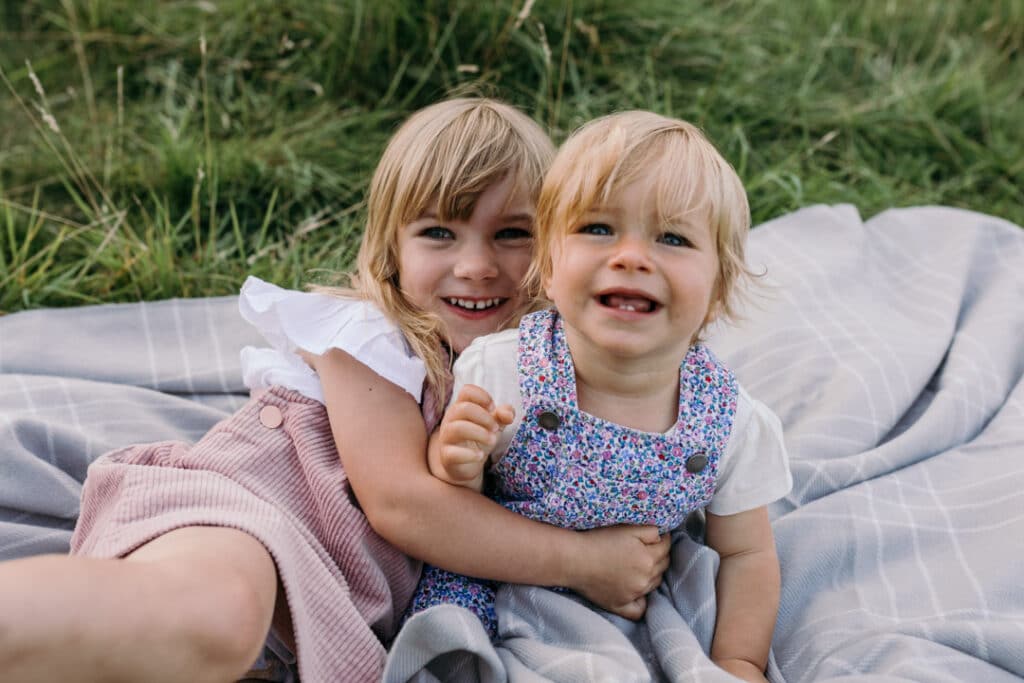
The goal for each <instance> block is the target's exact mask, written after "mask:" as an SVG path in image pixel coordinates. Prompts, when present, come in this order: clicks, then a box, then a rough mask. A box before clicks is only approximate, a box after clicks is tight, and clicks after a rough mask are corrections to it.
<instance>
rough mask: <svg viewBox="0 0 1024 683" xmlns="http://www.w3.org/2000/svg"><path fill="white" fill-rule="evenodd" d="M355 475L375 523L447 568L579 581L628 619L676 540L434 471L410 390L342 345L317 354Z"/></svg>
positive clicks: (345, 458)
mask: <svg viewBox="0 0 1024 683" xmlns="http://www.w3.org/2000/svg"><path fill="white" fill-rule="evenodd" d="M310 360H311V361H312V363H313V365H314V367H315V368H316V370H317V373H318V374H319V376H320V382H321V384H322V385H323V389H324V396H325V400H326V404H327V412H328V416H329V417H330V421H331V428H332V430H333V433H334V438H335V442H336V444H337V447H338V453H339V455H340V457H341V461H342V464H343V465H344V467H345V471H346V473H347V474H348V478H349V482H350V483H351V484H352V489H353V491H354V492H355V495H356V498H357V499H358V500H359V504H360V505H361V507H362V509H363V512H364V513H365V514H366V516H367V519H369V521H370V524H371V525H372V526H373V528H374V530H376V531H377V533H379V534H380V535H381V536H382V537H383V538H385V539H386V540H388V541H389V542H390V543H392V544H393V545H394V546H395V547H397V548H398V549H399V550H401V551H403V552H405V553H406V554H408V555H410V556H412V557H416V558H419V559H422V560H424V561H426V562H429V563H430V564H433V565H436V566H438V567H441V568H443V569H447V570H449V571H453V572H457V573H460V574H466V575H470V576H476V577H481V578H487V579H493V580H497V581H504V582H512V583H530V584H537V585H547V586H566V587H569V588H572V589H574V590H576V591H578V592H580V593H581V594H583V595H584V596H586V597H587V598H589V599H590V600H592V601H593V602H595V603H597V604H598V605H600V606H602V607H605V608H606V609H609V610H611V611H613V612H616V613H618V614H621V615H622V616H626V617H629V618H639V617H640V616H642V615H643V610H644V609H645V607H646V601H645V599H644V597H643V596H645V595H646V594H647V593H648V592H650V591H651V590H653V589H654V588H655V587H657V585H658V584H659V583H660V581H661V574H662V573H663V572H664V571H665V568H666V567H667V566H668V549H669V546H668V544H669V541H668V538H667V536H666V537H665V538H660V537H659V536H658V532H657V530H656V529H655V528H654V527H639V526H635V527H612V528H607V529H600V530H595V531H589V532H575V531H569V530H566V529H560V528H558V527H554V526H551V525H548V524H543V523H541V522H536V521H533V520H529V519H527V518H525V517H522V516H520V515H518V514H516V513H514V512H511V511H509V510H507V509H505V508H503V507H502V506H501V505H499V504H497V503H495V502H494V501H492V500H490V499H488V498H486V497H485V496H482V495H480V494H479V493H476V492H474V491H471V490H469V489H466V488H463V487H459V486H452V485H450V484H447V483H445V482H443V481H441V480H439V479H437V478H435V477H434V476H432V475H431V474H430V472H429V470H428V468H427V458H426V449H427V434H426V429H425V428H424V424H423V418H422V416H421V414H420V410H419V406H418V405H417V403H416V401H415V400H413V398H412V397H411V396H409V394H408V393H406V392H405V391H404V390H402V389H400V388H399V387H398V386H396V385H395V384H392V383H391V382H389V381H387V380H385V379H384V378H382V377H381V376H380V375H378V374H377V373H375V372H374V371H373V370H371V369H370V368H368V367H366V366H365V365H363V364H362V363H360V362H359V361H357V360H356V359H354V358H353V357H352V356H350V355H348V354H347V353H345V352H344V351H340V350H338V349H332V350H331V351H328V352H327V353H325V354H324V355H323V356H319V357H311V358H310Z"/></svg>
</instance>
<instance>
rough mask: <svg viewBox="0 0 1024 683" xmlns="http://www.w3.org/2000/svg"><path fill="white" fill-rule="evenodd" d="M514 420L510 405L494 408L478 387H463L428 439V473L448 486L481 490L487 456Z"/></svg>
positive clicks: (486, 395)
mask: <svg viewBox="0 0 1024 683" xmlns="http://www.w3.org/2000/svg"><path fill="white" fill-rule="evenodd" d="M513 417H515V412H514V411H513V409H512V407H511V406H507V405H503V406H497V407H496V406H495V405H494V401H493V400H492V399H491V396H490V394H488V393H487V392H486V391H484V390H483V389H481V388H480V387H478V386H475V385H472V384H467V385H466V386H464V387H463V388H462V390H461V391H459V395H458V397H457V398H456V400H455V401H454V402H453V403H452V404H451V405H449V406H448V409H447V410H446V411H445V414H444V419H443V420H442V421H441V425H440V426H439V427H438V429H437V431H436V432H435V433H434V434H433V435H432V436H431V438H430V447H429V455H428V461H429V463H430V471H431V473H433V474H434V476H436V477H438V478H439V479H443V480H444V481H447V482H448V483H450V484H455V485H458V486H466V487H468V488H473V489H476V490H480V488H481V487H482V484H483V473H484V468H485V467H486V465H487V456H488V455H490V453H491V451H492V450H493V449H494V446H495V444H496V443H497V440H498V433H499V432H501V430H502V429H503V428H504V427H506V426H508V425H509V424H510V423H511V422H512V419H513Z"/></svg>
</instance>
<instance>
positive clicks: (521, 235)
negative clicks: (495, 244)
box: [494, 228, 533, 241]
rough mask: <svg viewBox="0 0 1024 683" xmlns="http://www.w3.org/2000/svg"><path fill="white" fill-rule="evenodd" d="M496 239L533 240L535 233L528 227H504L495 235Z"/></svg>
mask: <svg viewBox="0 0 1024 683" xmlns="http://www.w3.org/2000/svg"><path fill="white" fill-rule="evenodd" d="M494 239H496V240H524V241H525V240H531V239H533V233H532V232H530V231H529V230H527V229H526V228H502V229H501V230H499V231H498V232H497V233H496V234H495V235H494Z"/></svg>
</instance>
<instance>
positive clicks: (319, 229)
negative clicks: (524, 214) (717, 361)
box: [0, 0, 1024, 312]
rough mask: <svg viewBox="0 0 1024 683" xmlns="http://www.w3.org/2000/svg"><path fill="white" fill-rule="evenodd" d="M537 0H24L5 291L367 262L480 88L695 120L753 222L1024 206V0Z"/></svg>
mask: <svg viewBox="0 0 1024 683" xmlns="http://www.w3.org/2000/svg"><path fill="white" fill-rule="evenodd" d="M526 4H527V6H528V7H529V12H528V16H525V18H524V19H523V20H522V21H518V20H517V15H518V14H519V13H520V11H521V10H522V9H523V7H524V3H523V2H522V1H521V0H517V1H516V2H511V3H508V2H506V3H498V4H497V5H496V6H495V5H494V4H492V3H481V2H459V1H452V2H437V1H429V0H428V1H425V2H418V1H414V0H375V1H373V2H369V1H365V0H350V1H348V2H338V1H331V2H328V1H327V0H274V1H271V0H246V1H245V2H243V1H241V0H219V1H217V2H214V1H212V0H208V1H204V0H199V1H191V0H190V1H187V2H186V1H184V0H165V1H163V2H159V3H151V2H134V1H130V0H45V1H44V0H0V45H2V46H3V47H2V49H0V70H2V71H0V73H2V76H3V79H2V82H0V312H10V311H16V310H21V309H26V308H34V307H40V306H63V305H74V304H85V303H98V302H111V301H132V300H138V299H147V300H149V299H159V298H166V297H171V296H207V295H216V294H226V293H232V292H234V291H236V290H237V288H238V286H239V284H240V282H241V280H242V279H243V277H244V275H245V274H246V273H250V272H252V273H255V274H258V275H261V276H263V277H267V278H271V279H273V280H275V281H277V282H280V283H282V284H285V285H289V286H298V285H300V284H301V283H304V282H307V281H309V280H310V279H311V278H313V279H315V278H318V277H321V275H322V273H323V272H325V271H324V269H330V270H338V269H344V268H345V267H347V266H348V265H349V264H350V263H351V259H352V257H353V256H354V250H355V248H356V246H357V236H358V233H359V231H360V229H361V221H362V200H363V193H364V189H365V187H366V184H367V181H368V179H369V175H370V173H371V172H372V169H373V166H374V163H375V161H376V158H377V156H378V154H379V153H380V151H381V149H382V148H383V145H384V143H385V141H386V139H387V137H388V135H389V134H390V133H391V131H393V130H394V128H395V126H396V125H397V124H398V123H399V122H400V121H401V120H402V119H403V118H404V117H405V116H406V115H407V114H408V113H409V112H411V111H413V110H415V109H417V108H419V107H421V106H423V105H426V104H428V103H430V102H432V101H435V100H436V99H438V98H441V97H444V96H445V95H447V94H450V93H453V92H462V91H464V90H467V89H470V90H475V91H478V92H484V93H487V94H493V95H497V96H500V97H502V98H505V99H507V100H510V101H512V102H514V103H516V104H518V105H519V106H521V107H522V108H524V109H525V110H526V111H528V112H529V113H530V114H531V115H533V116H534V117H535V118H536V119H537V120H538V121H541V122H542V123H543V124H544V125H545V126H547V127H548V128H549V130H550V131H551V133H552V136H553V137H554V138H555V139H556V141H560V140H561V139H563V138H564V137H565V135H566V134H567V133H568V132H569V131H571V130H572V129H573V128H575V127H576V126H577V125H579V124H580V123H582V122H584V121H586V120H587V119H589V118H591V117H593V116H597V115H600V114H604V113H607V112H609V111H613V110H616V109H623V108H636V107H640V108H647V109H653V110H655V111H659V112H662V113H666V114H670V115H673V116H679V117H683V118H686V119H689V120H691V121H693V122H695V123H697V124H699V125H700V126H702V127H703V128H704V129H705V130H706V131H707V133H708V135H709V136H710V137H711V139H712V140H713V141H714V142H715V143H716V144H717V145H718V146H719V147H720V148H721V149H722V151H723V153H724V154H725V156H726V157H727V158H729V159H730V161H732V162H733V164H734V165H735V166H736V167H737V169H738V170H739V172H740V175H741V176H742V178H743V179H744V181H745V183H746V185H747V188H748V191H749V194H750V199H751V205H752V211H753V215H754V220H755V223H758V222H762V221H765V220H768V219H771V218H774V217H776V216H778V215H780V214H782V213H785V212H788V211H792V210H794V209H797V208H799V207H802V206H806V205H808V204H814V203H819V202H824V203H851V204H854V205H856V206H857V207H858V208H859V209H860V211H861V213H862V215H864V216H865V217H869V216H871V215H873V214H875V213H877V212H878V211H880V210H883V209H885V208H888V207H891V206H910V205H918V204H946V205H952V206H960V207H965V208H969V209H974V210H977V211H982V212H985V213H990V214H994V215H998V216H1001V217H1004V218H1007V219H1009V220H1011V221H1013V222H1015V223H1017V224H1021V225H1024V194H1022V189H1021V188H1022V187H1024V125H1021V122H1022V121H1024V54H1022V52H1024V1H1022V0H992V1H989V2H984V3H979V2H973V1H971V0H956V1H953V2H942V1H936V2H924V1H914V0H906V1H901V2H896V1H893V0H886V1H875V0H870V1H868V2H865V3H846V2H841V1H839V0H733V1H726V0H722V1H718V2H702V3H697V2H681V1H680V0H647V1H644V2H636V3H632V2H630V3H625V2H601V1H597V0H587V1H584V0H574V1H573V2H565V3H563V2H552V1H550V0H549V1H546V2H545V1H543V0H540V1H538V2H536V3H535V4H530V3H526ZM204 45H205V51H204V50H203V49H202V46H204ZM33 80H35V81H36V82H38V88H37V86H36V84H35V83H34V82H33Z"/></svg>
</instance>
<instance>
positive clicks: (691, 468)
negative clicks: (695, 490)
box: [686, 454, 708, 474]
mask: <svg viewBox="0 0 1024 683" xmlns="http://www.w3.org/2000/svg"><path fill="white" fill-rule="evenodd" d="M707 465H708V456H706V455H702V454H697V455H692V456H690V459H689V460H687V461H686V471H687V472H689V473H690V474H697V473H698V472H700V471H701V470H703V469H704V468H705V467H707Z"/></svg>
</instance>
